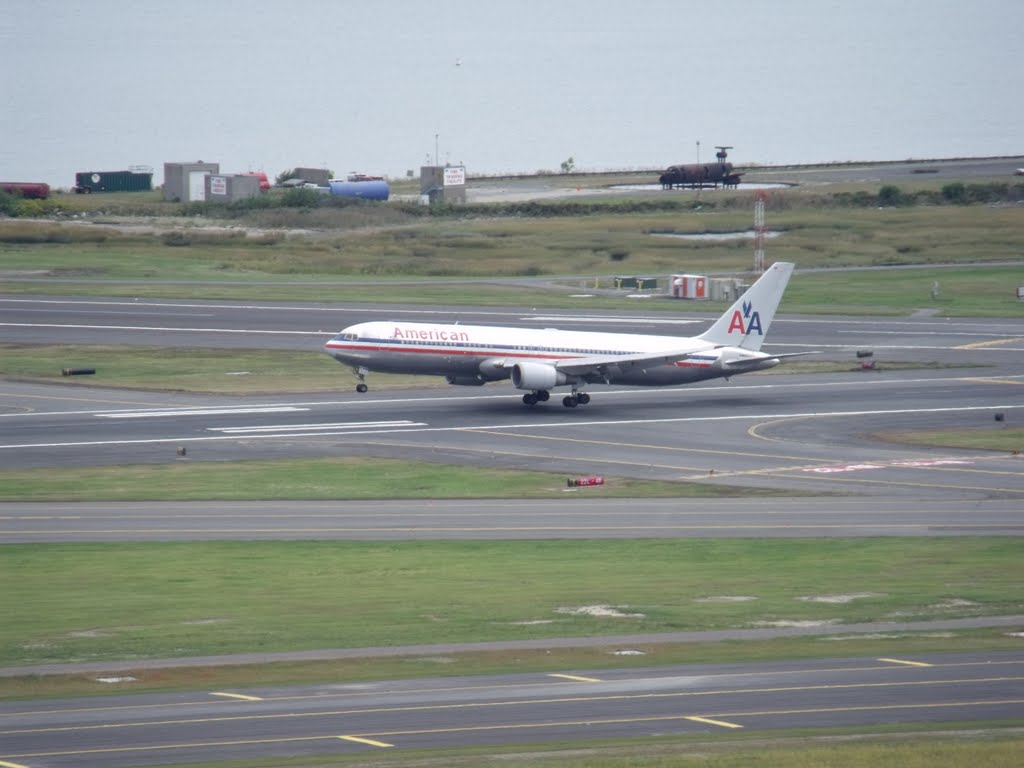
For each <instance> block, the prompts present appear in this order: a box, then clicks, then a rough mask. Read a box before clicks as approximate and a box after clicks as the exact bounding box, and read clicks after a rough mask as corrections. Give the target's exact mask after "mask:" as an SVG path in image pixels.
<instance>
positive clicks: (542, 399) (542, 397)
mask: <svg viewBox="0 0 1024 768" xmlns="http://www.w3.org/2000/svg"><path fill="white" fill-rule="evenodd" d="M550 399H551V393H550V392H548V391H547V390H546V389H538V390H537V402H538V403H546V402H547V401H548V400H550Z"/></svg>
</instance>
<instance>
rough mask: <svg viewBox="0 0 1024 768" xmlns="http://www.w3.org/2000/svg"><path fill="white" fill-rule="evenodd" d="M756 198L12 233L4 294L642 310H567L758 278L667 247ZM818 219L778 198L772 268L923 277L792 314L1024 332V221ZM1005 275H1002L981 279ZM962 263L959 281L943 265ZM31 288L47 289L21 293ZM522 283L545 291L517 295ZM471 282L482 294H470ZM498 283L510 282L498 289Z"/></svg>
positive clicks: (849, 293) (808, 199)
mask: <svg viewBox="0 0 1024 768" xmlns="http://www.w3.org/2000/svg"><path fill="white" fill-rule="evenodd" d="M745 194H746V196H747V197H746V198H743V197H740V198H738V199H737V201H736V202H735V203H734V205H735V207H734V206H733V205H730V206H728V207H724V208H723V207H719V208H709V209H708V210H699V211H692V210H688V209H680V210H668V211H661V212H645V211H639V212H637V211H632V212H617V211H615V210H614V208H609V209H608V210H607V211H606V212H602V209H601V207H600V206H599V207H598V208H597V209H596V210H595V211H593V212H588V213H586V214H585V215H576V216H573V215H557V216H556V215H552V216H546V217H545V216H531V217H521V216H515V215H508V214H505V215H502V214H500V213H498V214H495V215H493V216H484V215H479V214H471V215H465V216H462V217H442V218H429V217H428V218H423V217H412V218H408V217H407V218H404V219H402V218H400V217H399V218H397V219H396V216H397V215H398V214H397V213H396V211H395V210H393V209H387V208H380V209H368V210H362V209H359V210H358V211H357V213H358V218H357V219H352V217H353V216H355V215H356V214H354V213H353V211H352V210H348V209H340V210H338V211H331V210H325V211H313V212H302V211H298V212H296V211H287V210H285V211H277V212H276V213H275V212H257V213H253V214H251V216H250V218H248V219H245V218H243V219H242V220H240V221H233V222H230V225H229V226H221V227H219V228H216V229H211V228H210V226H209V225H211V224H216V223H217V222H216V221H207V220H206V219H199V220H196V219H194V218H193V219H188V220H183V221H181V222H179V223H176V224H173V225H172V227H173V228H172V230H171V233H172V234H175V236H174V237H171V236H169V235H168V234H167V233H164V234H157V235H146V234H140V233H137V232H134V231H125V230H124V229H123V227H122V228H121V229H117V228H115V227H114V226H113V225H110V226H103V225H102V224H98V225H97V224H90V225H78V226H70V225H65V224H48V223H42V222H36V221H27V220H13V221H0V290H3V291H5V292H22V293H75V294H82V295H109V296H129V297H179V298H208V299H249V300H274V299H277V300H287V301H303V300H304V301H346V302H353V301H356V302H373V301H380V302H384V301H402V302H412V303H424V302H429V303H447V304H456V305H457V304H478V305H479V304H504V305H519V306H524V305H525V306H539V307H554V306H562V307H566V308H574V307H587V308H615V307H621V306H634V305H635V304H636V302H635V301H632V302H631V301H629V300H627V299H625V298H622V297H616V296H614V295H601V296H595V297H591V298H587V299H583V298H578V297H576V298H574V297H572V296H570V295H569V294H572V293H580V292H582V291H583V290H584V289H585V288H588V287H593V286H595V285H596V286H598V288H603V289H608V288H611V287H612V285H613V282H612V278H613V277H614V276H615V275H653V276H658V277H660V278H661V279H662V280H664V279H666V278H667V275H668V274H671V273H679V272H687V273H696V274H722V273H731V274H744V273H747V274H749V269H750V265H751V262H752V248H753V243H752V241H751V240H750V239H749V238H748V239H743V238H739V239H735V240H727V241H716V242H707V241H689V240H679V239H672V238H665V237H654V236H652V235H653V234H655V233H665V232H687V233H708V232H711V233H722V232H736V231H747V230H750V229H751V213H750V208H749V206H752V197H750V193H745ZM748 203H749V206H748ZM819 203H820V201H819V200H818V199H817V198H816V197H814V196H813V195H809V194H807V193H803V192H793V193H792V194H790V193H789V192H787V193H786V194H785V195H782V194H780V195H778V196H776V197H773V198H772V201H770V206H769V217H770V225H769V226H770V228H771V229H773V230H774V231H777V232H780V233H781V234H780V235H779V236H778V237H776V238H773V239H772V240H771V241H770V243H769V246H768V249H769V253H768V261H769V262H770V261H776V260H786V261H794V262H796V264H797V266H798V268H799V269H802V270H808V269H813V268H824V269H835V268H844V269H848V268H859V269H864V268H868V267H892V266H910V265H916V266H917V267H919V268H916V269H912V270H886V271H881V272H871V271H868V272H864V271H861V272H840V273H836V272H833V273H830V274H800V273H798V274H797V276H796V278H795V279H794V280H793V282H792V284H791V286H790V289H789V291H788V292H787V295H786V298H785V300H784V302H783V304H782V311H784V312H851V311H858V312H871V313H877V314H892V315H898V314H907V313H909V312H911V311H913V310H914V309H919V308H922V307H927V308H931V309H935V310H937V311H938V312H939V313H941V314H946V315H973V316H1019V315H1020V314H1021V313H1022V311H1024V308H1022V305H1020V303H1019V302H1017V300H1016V297H1015V292H1014V291H1015V287H1016V286H1017V285H1019V284H1021V282H1022V277H1024V273H1022V268H1021V267H1020V266H1019V262H1020V259H1021V253H1022V249H1024V236H1022V234H1021V233H1022V232H1024V207H1021V206H1010V205H1008V206H981V205H973V206H912V207H907V208H884V209H877V208H844V207H836V206H835V205H832V206H825V207H820V205H819ZM496 210H498V209H496ZM272 213H273V214H274V215H278V216H285V215H288V216H293V217H298V218H297V219H296V220H295V221H292V222H290V223H291V226H292V227H293V228H295V227H297V228H305V229H304V231H307V230H308V229H309V228H311V227H314V228H318V229H317V232H318V234H317V235H316V236H315V237H304V238H291V237H284V236H283V235H281V234H280V232H279V231H278V230H276V229H271V230H265V229H263V228H264V227H268V226H271V227H272V226H279V227H281V226H285V222H284V221H279V222H276V224H274V223H270V222H266V221H263V220H261V219H260V218H259V217H260V216H262V217H267V216H270V215H271V214H272ZM307 214H308V215H307ZM304 217H305V218H304ZM331 217H335V218H338V219H339V221H332V218H331ZM306 219H311V220H306ZM350 219H351V220H350ZM332 224H334V225H336V226H332ZM242 227H250V228H253V227H255V228H256V229H257V232H258V234H257V236H255V237H246V235H245V232H244V231H243V229H242ZM268 232H269V234H268ZM274 232H278V234H274ZM1000 262H1004V263H1006V264H1005V266H982V265H983V264H985V263H990V264H997V265H998V264H999V263H1000ZM950 264H959V265H961V266H960V268H959V269H950V268H948V267H946V266H938V265H950ZM5 277H7V278H8V279H6V280H5V279H4V278H5ZM18 277H32V278H34V281H33V282H22V281H19V280H16V279H14V278H18ZM522 278H527V279H529V280H530V281H531V282H529V283H526V284H509V283H508V282H507V281H508V280H509V279H522ZM467 279H472V280H476V281H477V282H476V283H472V284H467V283H465V282H459V281H461V280H467ZM500 280H505V281H506V282H505V283H504V284H497V283H494V282H490V283H489V282H488V281H500ZM409 281H414V283H415V284H409ZM452 281H455V282H452ZM369 282H373V283H374V284H372V285H370V284H368V283H369ZM935 282H938V283H939V284H940V295H939V297H938V299H933V298H932V296H931V290H932V287H933V285H934V283H935ZM657 304H661V305H663V306H655V305H657ZM647 306H652V307H654V308H655V309H656V310H657V311H662V310H667V311H671V310H675V311H679V309H680V308H679V307H678V305H675V303H673V302H651V303H649V304H648V305H647ZM694 309H698V310H706V311H714V310H716V309H720V307H714V306H711V305H702V306H701V307H699V308H695V307H692V306H687V307H686V311H693V310H694Z"/></svg>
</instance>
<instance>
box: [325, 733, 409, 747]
mask: <svg viewBox="0 0 1024 768" xmlns="http://www.w3.org/2000/svg"><path fill="white" fill-rule="evenodd" d="M338 738H339V739H344V740H345V741H356V742H359V743H360V744H369V745H370V746H371V747H393V746H395V745H394V744H388V743H387V742H386V741H374V740H373V739H364V738H361V737H359V736H339V737H338Z"/></svg>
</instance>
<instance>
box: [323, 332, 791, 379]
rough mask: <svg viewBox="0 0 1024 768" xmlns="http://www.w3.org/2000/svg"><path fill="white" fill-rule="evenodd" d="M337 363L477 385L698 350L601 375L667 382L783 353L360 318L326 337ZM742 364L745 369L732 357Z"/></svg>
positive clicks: (665, 339)
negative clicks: (550, 367)
mask: <svg viewBox="0 0 1024 768" xmlns="http://www.w3.org/2000/svg"><path fill="white" fill-rule="evenodd" d="M325 349H326V351H327V352H328V354H330V355H331V356H332V357H334V358H335V359H336V360H337V361H338V362H340V363H344V364H345V365H350V366H352V367H353V368H357V369H358V368H365V369H366V370H369V371H380V372H383V373H407V374H420V375H436V376H447V377H448V378H449V380H450V381H452V380H453V379H454V380H456V381H453V383H460V384H471V383H483V382H486V381H497V380H500V379H506V378H508V377H509V375H510V372H511V369H512V367H513V366H514V365H515V364H516V363H529V362H538V363H547V364H551V363H554V362H556V361H561V360H572V359H590V358H605V357H616V356H623V357H625V356H628V355H637V354H646V353H661V352H664V353H666V354H667V353H672V352H678V351H679V350H680V349H688V350H689V349H692V350H693V354H691V355H689V356H688V357H686V359H684V360H679V361H678V362H674V363H671V364H668V365H658V364H654V365H651V366H649V367H642V366H641V367H628V368H624V369H623V370H617V369H615V368H614V366H612V367H611V368H610V369H609V370H608V372H607V373H606V374H604V375H603V376H602V380H603V381H604V382H606V383H609V384H612V383H616V384H631V385H639V386H666V385H671V384H685V383H687V382H692V381H700V380H702V379H713V378H718V377H722V376H730V375H733V374H734V373H740V372H747V371H751V370H762V369H765V368H771V367H773V366H774V365H777V364H778V360H777V359H774V358H772V356H771V355H767V354H764V353H761V352H754V351H751V350H747V349H739V348H736V347H727V346H716V345H714V344H712V343H710V342H707V341H704V340H701V339H698V338H686V337H678V336H648V335H640V334H627V333H595V332H589V331H561V330H556V329H532V328H509V327H496V326H480V325H435V324H430V323H404V322H370V323H361V324H359V325H353V326H351V327H349V328H346V329H345V330H344V331H342V332H341V333H340V334H338V335H337V336H335V337H334V338H333V339H331V340H330V341H328V342H327V344H326V345H325ZM737 362H741V363H742V370H740V369H739V368H737V367H733V368H730V367H729V364H730V363H737Z"/></svg>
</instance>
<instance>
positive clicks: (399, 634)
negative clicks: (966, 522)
mask: <svg viewBox="0 0 1024 768" xmlns="http://www.w3.org/2000/svg"><path fill="white" fill-rule="evenodd" d="M127 574H131V576H130V578H127V577H126V575H127ZM0 581H2V582H3V583H4V584H5V585H8V588H6V589H5V590H4V591H3V593H2V594H0V615H3V616H4V621H3V622H2V624H0V666H20V665H26V664H37V663H44V662H57V661H59V662H67V661H91V660H123V661H124V662H125V663H126V664H127V665H129V666H130V663H131V660H132V659H144V658H161V657H178V656H202V655H210V654H226V653H254V652H275V651H288V650H301V649H318V648H359V647H368V646H378V645H405V644H416V643H448V642H465V641H487V640H508V639H530V638H546V637H575V636H590V637H593V636H600V635H613V634H632V633H648V632H651V633H661V632H670V631H685V630H704V629H717V628H734V627H756V626H774V625H786V623H788V622H822V623H836V622H838V623H851V622H866V621H883V620H895V619H901V620H908V621H909V620H927V619H933V618H954V617H965V616H989V615H1007V614H1016V613H1021V612H1024V596H1022V595H1021V593H1020V589H1019V586H1020V584H1021V583H1022V582H1024V562H1022V560H1021V558H1020V545H1019V544H1018V542H1017V541H1016V540H1015V539H1012V538H984V537H978V538H969V539H964V538H958V539H951V538H949V539H943V538H934V539H842V540H817V539H813V540H812V539H807V540H801V539H773V540H765V541H756V540H755V541H752V540H744V539H734V540H685V539H669V540H650V539H637V540H624V541H623V540H608V541H604V540H583V541H465V542H456V541H452V542H347V541H266V542H165V543H112V544H26V545H7V546H3V547H0ZM737 598H738V599H737ZM1016 642H1017V644H1018V645H1019V642H1020V641H1019V639H1018V640H1017V641H1016ZM850 645H851V644H849V643H845V644H843V648H844V649H843V652H844V653H846V652H849V646H850ZM822 646H831V647H830V648H829V649H828V650H827V651H825V650H824V647H823V650H822V652H823V653H834V652H836V650H837V648H838V646H836V645H835V644H834V643H823V644H822ZM734 650H735V649H734ZM739 655H741V656H742V651H740V652H739ZM448 673H451V672H450V670H449V672H448Z"/></svg>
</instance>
